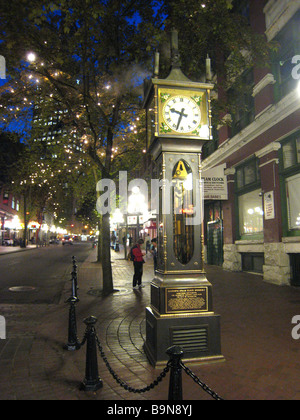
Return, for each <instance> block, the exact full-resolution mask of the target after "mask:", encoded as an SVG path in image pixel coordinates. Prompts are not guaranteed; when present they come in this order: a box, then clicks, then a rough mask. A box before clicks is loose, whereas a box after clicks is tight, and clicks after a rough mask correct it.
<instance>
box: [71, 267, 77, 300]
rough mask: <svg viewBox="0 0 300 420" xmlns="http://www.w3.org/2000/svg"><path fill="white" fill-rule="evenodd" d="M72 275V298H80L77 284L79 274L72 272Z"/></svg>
mask: <svg viewBox="0 0 300 420" xmlns="http://www.w3.org/2000/svg"><path fill="white" fill-rule="evenodd" d="M71 275H72V279H71V282H72V291H71V292H72V296H74V297H78V296H77V291H78V282H77V273H76V271H72V273H71Z"/></svg>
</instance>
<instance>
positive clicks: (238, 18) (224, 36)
mask: <svg viewBox="0 0 300 420" xmlns="http://www.w3.org/2000/svg"><path fill="white" fill-rule="evenodd" d="M241 3H243V4H244V3H245V2H241V1H240V0H205V1H201V2H200V1H198V0H189V1H185V0H179V1H178V0H170V1H168V2H166V3H165V13H166V14H167V15H168V19H167V23H166V25H167V26H168V27H169V28H172V27H175V28H176V29H177V30H178V31H179V37H180V39H181V42H180V46H179V47H180V54H181V59H182V68H183V69H184V72H185V73H186V74H187V76H188V77H190V78H191V79H194V80H203V81H204V80H205V73H206V68H205V66H206V58H207V56H208V55H209V56H210V58H211V63H212V73H213V74H214V75H215V77H214V80H213V81H214V83H215V92H216V93H219V96H218V99H217V100H214V101H213V117H214V119H213V122H214V126H217V125H220V124H221V123H222V121H221V120H220V118H221V117H220V115H221V114H222V112H224V111H225V113H234V112H235V109H236V106H237V101H236V100H237V99H238V97H239V96H240V94H241V92H243V93H245V92H248V93H250V94H251V95H252V89H253V86H251V85H246V84H245V83H243V82H242V79H240V78H239V76H241V74H243V73H244V72H245V71H246V70H249V69H252V68H253V66H254V64H255V66H256V67H259V66H261V67H266V66H269V64H270V53H271V52H272V51H273V50H274V49H276V48H277V45H276V44H275V43H273V42H267V40H266V38H265V36H264V34H258V33H255V32H254V31H253V29H252V28H251V27H250V25H249V22H248V19H247V17H246V16H244V15H243V14H242V13H241V10H240V5H241ZM187 45H188V46H189V48H186V46H187ZM234 82H235V89H236V95H235V97H231V98H228V96H226V95H222V92H226V91H227V90H228V89H229V88H230V87H232V85H233V84H234Z"/></svg>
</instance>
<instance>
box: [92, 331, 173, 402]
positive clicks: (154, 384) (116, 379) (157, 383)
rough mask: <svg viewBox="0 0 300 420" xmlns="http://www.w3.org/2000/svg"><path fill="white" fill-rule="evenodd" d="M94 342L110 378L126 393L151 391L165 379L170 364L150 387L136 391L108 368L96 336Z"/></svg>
mask: <svg viewBox="0 0 300 420" xmlns="http://www.w3.org/2000/svg"><path fill="white" fill-rule="evenodd" d="M96 342H97V345H98V349H99V352H100V355H101V357H102V359H103V361H104V363H105V365H106V367H107V369H108V371H109V373H110V374H111V375H112V377H113V378H114V379H115V381H116V382H117V383H118V384H119V385H120V386H121V387H122V388H124V389H125V390H126V391H128V392H132V393H134V394H143V393H145V392H148V391H151V389H153V388H155V387H156V386H157V385H159V384H160V382H161V381H162V380H163V379H164V378H165V377H166V375H167V373H168V372H169V370H170V363H169V362H168V364H167V366H166V367H165V368H164V370H163V371H162V372H161V374H160V375H159V376H158V377H157V379H156V380H155V381H153V382H152V383H151V384H150V385H148V386H146V387H145V388H141V389H136V388H133V387H131V386H130V385H128V384H127V383H126V382H125V381H123V380H122V379H120V378H119V376H118V375H117V374H116V373H115V371H114V370H113V368H112V367H111V366H110V364H109V361H108V360H107V357H106V356H105V353H104V351H103V348H102V346H101V343H100V340H99V338H98V336H97V335H96Z"/></svg>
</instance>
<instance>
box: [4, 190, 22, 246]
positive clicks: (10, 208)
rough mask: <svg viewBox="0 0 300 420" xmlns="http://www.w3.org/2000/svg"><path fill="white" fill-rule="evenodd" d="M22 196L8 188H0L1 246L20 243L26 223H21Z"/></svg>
mask: <svg viewBox="0 0 300 420" xmlns="http://www.w3.org/2000/svg"><path fill="white" fill-rule="evenodd" d="M21 219H22V215H21V214H20V197H18V196H16V195H15V194H11V193H10V192H9V191H8V190H7V189H6V188H2V190H0V227H1V229H0V246H1V245H14V244H19V240H20V238H21V234H22V229H24V224H21Z"/></svg>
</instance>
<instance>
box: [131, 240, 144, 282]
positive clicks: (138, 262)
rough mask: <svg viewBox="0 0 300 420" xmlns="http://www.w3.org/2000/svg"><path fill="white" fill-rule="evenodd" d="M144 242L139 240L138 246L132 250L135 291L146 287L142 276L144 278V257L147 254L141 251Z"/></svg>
mask: <svg viewBox="0 0 300 420" xmlns="http://www.w3.org/2000/svg"><path fill="white" fill-rule="evenodd" d="M143 243H144V240H143V239H139V240H138V241H137V244H136V245H135V246H134V247H132V248H131V255H132V261H133V267H134V275H133V289H139V288H142V287H144V286H143V285H142V276H143V265H144V263H145V261H144V255H145V253H144V252H142V250H141V245H143Z"/></svg>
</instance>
